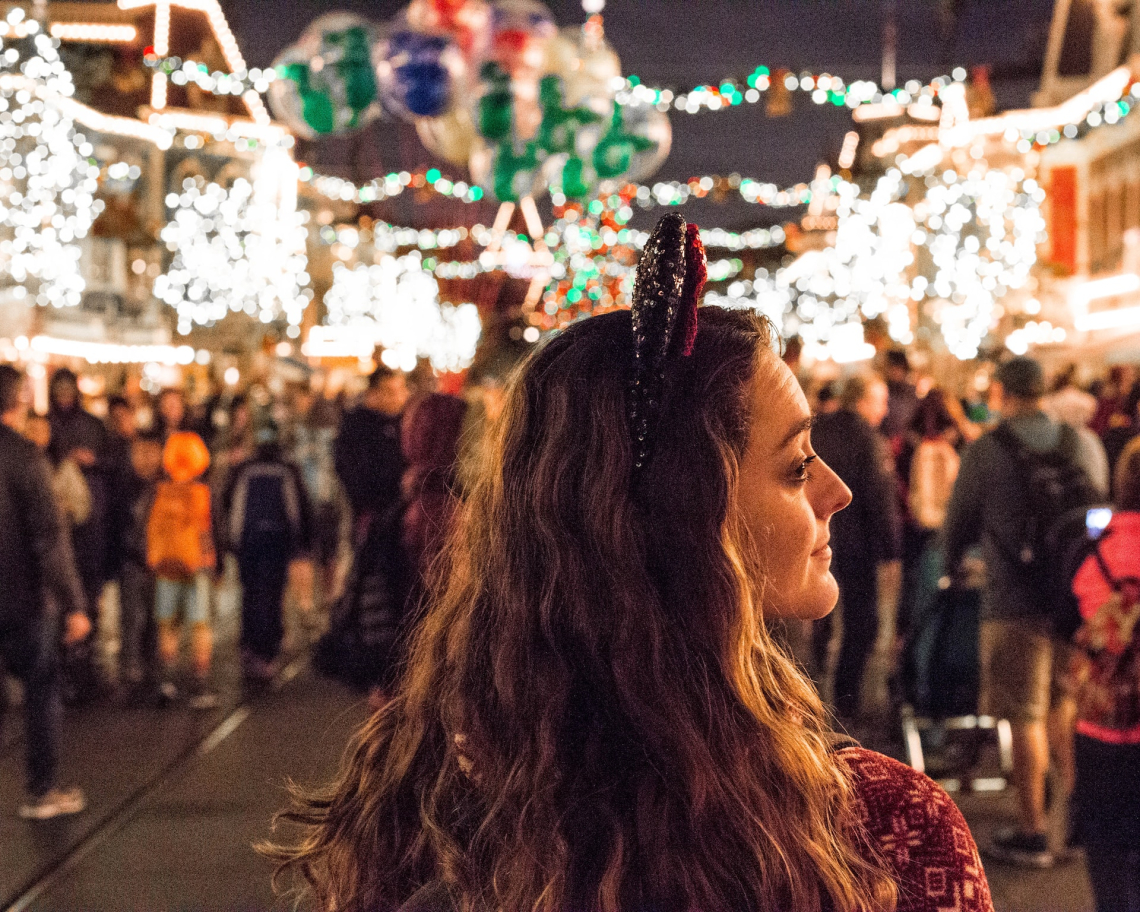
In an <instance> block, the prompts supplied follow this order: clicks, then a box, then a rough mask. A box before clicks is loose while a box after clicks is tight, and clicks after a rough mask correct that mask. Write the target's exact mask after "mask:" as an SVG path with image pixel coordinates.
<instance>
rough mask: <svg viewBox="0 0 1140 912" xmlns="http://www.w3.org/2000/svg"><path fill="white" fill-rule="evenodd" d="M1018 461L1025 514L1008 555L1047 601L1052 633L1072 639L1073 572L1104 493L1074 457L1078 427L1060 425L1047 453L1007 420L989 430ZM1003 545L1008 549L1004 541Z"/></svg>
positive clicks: (1089, 545) (1086, 550)
mask: <svg viewBox="0 0 1140 912" xmlns="http://www.w3.org/2000/svg"><path fill="white" fill-rule="evenodd" d="M993 436H994V439H995V440H996V441H998V443H1000V444H1001V445H1002V447H1004V448H1005V450H1006V451H1007V452H1009V453H1010V454H1011V455H1012V456H1013V457H1014V459H1015V460H1016V461H1017V467H1018V474H1019V476H1020V477H1021V479H1022V480H1023V481H1024V484H1025V489H1026V492H1027V499H1026V506H1027V512H1026V519H1025V523H1024V525H1023V526H1022V529H1021V535H1020V540H1019V541H1018V542H1017V543H1016V550H1015V551H1013V553H1011V554H1007V556H1008V557H1009V558H1010V560H1011V562H1012V563H1013V564H1014V565H1015V566H1018V567H1020V568H1021V569H1022V571H1023V573H1024V579H1025V582H1026V584H1027V585H1028V586H1029V587H1030V588H1031V590H1032V591H1033V592H1034V593H1035V595H1036V596H1037V598H1038V599H1040V600H1041V604H1042V605H1045V606H1048V607H1047V612H1046V613H1047V614H1048V616H1049V617H1050V618H1051V620H1052V622H1053V633H1054V635H1055V636H1057V637H1060V638H1062V639H1065V640H1070V639H1072V637H1073V635H1074V634H1075V633H1076V632H1077V628H1078V627H1080V624H1081V615H1080V610H1079V609H1078V607H1077V599H1076V597H1075V596H1074V595H1073V577H1074V576H1076V574H1077V571H1078V570H1079V569H1080V567H1081V564H1082V563H1084V560H1085V558H1086V557H1088V555H1089V554H1090V553H1091V551H1092V549H1093V548H1094V547H1095V539H1093V538H1092V537H1091V536H1090V535H1089V531H1088V525H1087V521H1088V511H1089V510H1090V509H1091V508H1093V507H1097V506H1102V505H1103V497H1102V495H1101V494H1100V492H1098V491H1097V489H1096V487H1095V486H1094V485H1093V483H1092V480H1091V479H1090V478H1089V476H1088V473H1087V472H1086V471H1085V470H1084V469H1083V468H1081V466H1080V465H1078V464H1077V462H1076V458H1075V457H1076V451H1077V444H1078V440H1077V432H1076V431H1074V430H1073V429H1072V428H1071V427H1069V426H1068V425H1064V424H1062V425H1061V437H1060V441H1059V443H1058V445H1057V446H1056V447H1055V448H1054V449H1052V450H1047V451H1045V452H1038V451H1036V450H1032V449H1030V448H1029V447H1027V446H1026V445H1025V444H1024V443H1023V442H1022V440H1021V438H1020V437H1018V436H1017V434H1016V432H1014V430H1013V428H1011V427H1010V426H1009V425H1008V424H1005V423H1002V424H1001V425H999V426H998V427H997V429H996V430H995V431H994V432H993ZM1004 547H1005V548H1006V550H1007V551H1008V543H1005V545H1004Z"/></svg>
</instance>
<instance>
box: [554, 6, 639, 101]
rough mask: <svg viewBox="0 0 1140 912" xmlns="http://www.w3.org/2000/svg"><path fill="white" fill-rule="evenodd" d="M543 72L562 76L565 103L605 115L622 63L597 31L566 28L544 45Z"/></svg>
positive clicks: (581, 27)
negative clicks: (582, 106)
mask: <svg viewBox="0 0 1140 912" xmlns="http://www.w3.org/2000/svg"><path fill="white" fill-rule="evenodd" d="M543 72H544V73H549V74H553V75H557V76H561V77H562V85H563V90H564V92H565V97H566V102H567V103H568V104H572V105H583V104H585V105H589V106H590V107H591V108H592V109H593V110H594V111H596V112H597V113H598V114H602V115H606V114H608V113H609V110H610V102H611V101H613V97H614V80H615V79H620V78H621V61H620V60H619V59H618V55H617V54H616V53H615V52H614V49H613V48H612V47H610V46H609V44H608V43H607V42H606V39H605V37H604V36H603V35H602V33H601V30H600V29H596V28H591V27H590V26H589V25H587V26H569V27H567V28H564V29H562V30H561V31H559V33H558V34H557V35H556V36H555V37H554V38H552V39H551V40H550V41H549V42H547V45H546V60H545V62H544V64H543Z"/></svg>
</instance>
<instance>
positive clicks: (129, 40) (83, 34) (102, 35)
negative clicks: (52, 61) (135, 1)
mask: <svg viewBox="0 0 1140 912" xmlns="http://www.w3.org/2000/svg"><path fill="white" fill-rule="evenodd" d="M49 32H50V33H51V36H52V38H56V39H58V40H59V41H75V42H80V43H84V44H133V43H134V42H135V41H137V40H138V37H139V32H138V29H136V28H135V27H134V26H133V25H107V24H103V23H94V22H53V23H52V24H51V27H50V28H49Z"/></svg>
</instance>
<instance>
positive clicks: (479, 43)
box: [404, 0, 491, 61]
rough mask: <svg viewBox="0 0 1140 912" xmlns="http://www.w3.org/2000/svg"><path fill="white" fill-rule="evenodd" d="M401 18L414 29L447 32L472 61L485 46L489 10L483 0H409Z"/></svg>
mask: <svg viewBox="0 0 1140 912" xmlns="http://www.w3.org/2000/svg"><path fill="white" fill-rule="evenodd" d="M404 19H405V20H406V21H407V24H408V26H409V27H410V28H412V29H414V30H415V31H417V32H428V33H430V34H436V35H446V36H447V37H448V38H450V39H451V40H452V41H454V42H455V45H456V47H458V48H459V50H460V52H462V54H463V55H464V57H465V58H466V59H467V60H468V61H474V60H476V59H478V58H480V57H482V56H483V52H484V51H485V49H486V45H487V39H488V34H487V27H488V24H489V22H490V19H491V11H490V8H489V7H488V6H487V4H486V3H485V2H484V0H412V2H411V3H409V4H408V7H407V9H406V10H405V11H404Z"/></svg>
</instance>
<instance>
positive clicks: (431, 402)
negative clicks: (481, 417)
mask: <svg viewBox="0 0 1140 912" xmlns="http://www.w3.org/2000/svg"><path fill="white" fill-rule="evenodd" d="M466 417H467V403H466V402H464V401H463V400H462V399H460V398H459V397H458V396H450V395H447V394H445V393H431V394H429V395H428V396H425V397H424V398H423V399H421V400H420V401H419V403H417V404H416V405H415V406H414V407H413V408H412V409H411V411H410V412H409V413H408V417H407V420H406V421H405V422H404V435H403V445H404V458H405V460H406V461H407V466H408V467H407V469H406V470H405V471H404V478H403V480H402V482H401V487H402V491H403V499H404V503H405V508H404V514H403V517H402V527H403V528H402V533H401V542H402V543H403V547H404V553H405V554H406V555H407V559H408V563H409V566H410V569H411V570H412V573H413V577H412V590H413V591H412V595H411V599H412V603H413V604H418V602H419V596H420V594H421V593H422V592H423V591H424V580H426V578H427V574H428V570H429V568H430V567H431V565H432V563H433V562H434V561H435V559H436V557H437V556H438V555H439V552H440V549H441V548H442V547H443V545H444V542H445V540H446V538H447V534H448V531H449V529H450V528H451V521H452V517H453V515H454V513H455V510H456V509H457V507H458V505H459V495H460V490H459V450H460V446H459V444H460V437H461V435H462V433H463V429H464V423H465V420H466Z"/></svg>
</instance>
